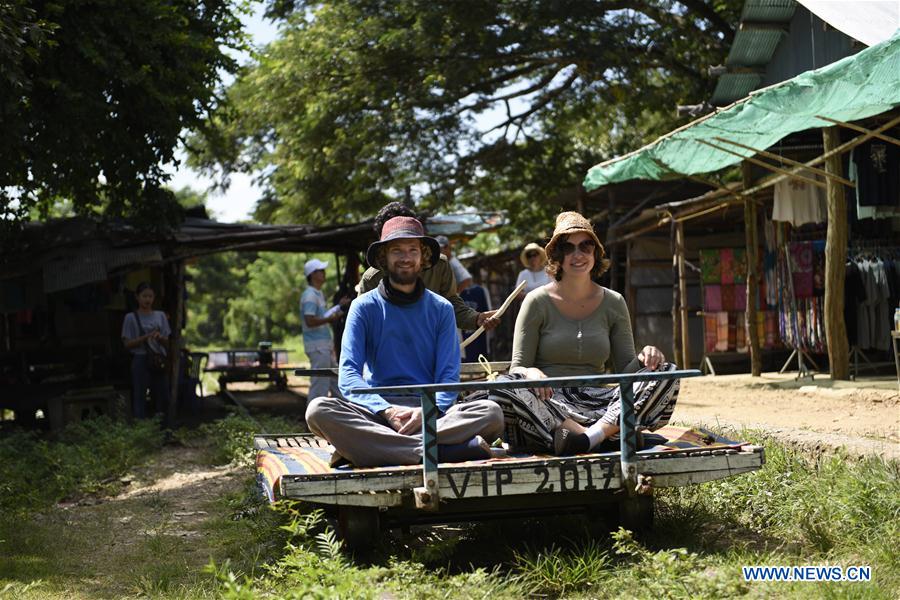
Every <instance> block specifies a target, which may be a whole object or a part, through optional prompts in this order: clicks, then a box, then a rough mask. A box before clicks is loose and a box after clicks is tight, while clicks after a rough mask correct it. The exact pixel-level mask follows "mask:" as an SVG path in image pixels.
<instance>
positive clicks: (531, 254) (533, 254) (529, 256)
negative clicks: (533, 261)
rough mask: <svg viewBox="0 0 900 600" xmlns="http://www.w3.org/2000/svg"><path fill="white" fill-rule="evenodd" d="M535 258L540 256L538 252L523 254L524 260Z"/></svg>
mask: <svg viewBox="0 0 900 600" xmlns="http://www.w3.org/2000/svg"><path fill="white" fill-rule="evenodd" d="M535 256H540V253H539V252H535V251H531V252H528V253H527V254H525V258H534V257H535Z"/></svg>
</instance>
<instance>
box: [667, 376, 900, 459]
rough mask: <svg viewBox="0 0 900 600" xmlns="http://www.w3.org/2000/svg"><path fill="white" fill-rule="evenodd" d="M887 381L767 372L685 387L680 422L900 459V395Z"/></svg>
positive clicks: (677, 412)
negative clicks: (759, 431)
mask: <svg viewBox="0 0 900 600" xmlns="http://www.w3.org/2000/svg"><path fill="white" fill-rule="evenodd" d="M896 385H897V384H896V381H892V380H891V379H889V378H883V379H879V380H867V381H861V382H859V383H857V382H832V381H830V380H829V379H827V378H825V379H818V378H817V379H816V380H815V381H813V382H810V381H809V380H804V381H795V380H794V379H793V376H792V375H790V374H786V375H777V374H774V373H766V374H764V375H763V376H762V377H760V378H756V379H754V378H752V377H750V376H748V375H720V376H717V377H698V378H694V379H686V380H684V381H683V382H682V391H681V395H680V396H679V400H678V407H677V408H676V410H675V415H674V418H675V420H676V421H679V422H683V423H691V424H701V425H719V426H726V427H735V428H743V427H747V428H753V429H762V430H764V431H768V432H770V433H771V434H772V435H774V436H775V437H777V438H779V439H782V440H784V441H788V442H791V443H795V444H798V445H801V446H803V447H806V448H809V449H820V450H822V449H833V448H838V447H844V448H846V450H847V451H848V452H850V453H851V454H857V455H864V454H875V455H880V456H884V457H885V458H892V459H900V395H898V393H897V387H896Z"/></svg>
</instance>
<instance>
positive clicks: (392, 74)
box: [191, 0, 741, 222]
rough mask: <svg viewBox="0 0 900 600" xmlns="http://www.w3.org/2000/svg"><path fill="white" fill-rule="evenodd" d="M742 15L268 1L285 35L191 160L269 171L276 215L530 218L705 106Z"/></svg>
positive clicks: (729, 11) (698, 4)
mask: <svg viewBox="0 0 900 600" xmlns="http://www.w3.org/2000/svg"><path fill="white" fill-rule="evenodd" d="M740 5H741V2H740V1H739V0H710V1H703V0H690V1H689V0H682V1H679V2H674V1H667V0H657V1H643V0H642V1H636V0H631V1H628V0H528V1H524V0H498V1H496V2H483V1H481V0H331V1H326V2H305V1H299V0H298V1H296V2H292V1H290V0H275V1H273V2H272V3H270V5H269V14H270V16H272V17H273V18H276V19H279V20H281V23H282V25H281V29H280V33H281V35H280V37H279V39H277V40H276V41H274V42H273V43H272V44H270V45H269V46H268V47H267V48H266V49H265V50H264V51H263V52H262V53H261V54H260V55H259V56H258V60H257V63H256V65H255V66H254V67H253V68H250V69H248V70H247V71H246V72H245V73H244V74H243V75H242V76H241V77H239V78H238V80H237V81H236V82H235V84H234V85H233V86H232V87H231V88H230V89H229V90H228V94H227V96H228V103H227V107H226V109H225V110H221V111H219V112H217V114H216V115H215V116H214V118H213V120H212V122H211V125H212V127H211V128H210V131H212V132H213V133H212V134H207V135H201V136H198V137H195V138H194V139H193V140H192V145H191V146H192V151H193V152H194V159H193V160H194V161H195V164H198V165H200V166H202V167H204V168H206V169H208V170H210V171H212V172H215V171H220V172H221V173H222V174H223V175H225V177H227V175H228V173H231V172H234V171H247V172H255V173H257V174H261V175H260V177H261V179H262V180H263V182H264V184H265V187H266V189H267V190H268V195H267V198H266V199H265V201H264V202H261V203H260V206H259V207H258V209H257V216H258V217H259V218H262V219H266V220H300V221H309V222H327V221H335V220H337V221H341V220H351V219H353V218H355V217H358V216H361V215H371V214H372V213H373V212H374V211H375V210H376V209H377V207H378V205H379V204H381V203H382V202H383V201H384V200H385V197H386V196H394V197H396V196H398V195H401V194H403V193H404V191H405V190H410V191H411V192H412V194H413V195H415V196H417V197H418V198H417V199H419V200H421V201H422V202H424V203H425V204H426V205H428V204H431V205H438V206H441V207H446V206H447V205H448V204H469V205H475V206H481V207H489V208H503V207H516V210H515V212H514V213H513V216H514V218H516V219H519V220H520V221H522V222H526V221H527V220H529V219H532V218H534V217H537V216H540V214H541V207H540V205H541V204H542V202H541V201H542V200H545V199H546V198H547V197H548V196H551V195H554V194H555V193H557V192H559V191H560V190H562V189H564V188H566V187H569V186H572V185H577V184H578V183H579V182H580V180H581V178H582V177H583V175H584V173H585V171H586V169H587V168H588V167H589V166H590V165H591V164H593V163H595V162H597V161H598V160H601V159H603V158H605V157H608V156H612V155H614V154H617V153H619V152H622V151H623V150H627V149H631V148H633V147H634V146H635V145H636V144H638V143H640V142H643V141H644V140H646V139H647V138H649V137H652V136H654V135H657V134H659V133H662V132H664V131H665V130H667V129H668V128H670V127H672V126H673V125H675V124H676V118H675V116H674V109H675V105H676V104H679V103H696V102H699V101H702V100H704V99H706V98H708V97H709V95H710V92H711V86H712V84H713V81H712V80H711V78H710V77H709V76H708V74H707V67H708V66H710V65H716V64H719V63H721V62H722V61H723V60H724V57H725V53H726V51H727V47H728V44H729V42H730V41H731V39H732V37H733V35H734V31H733V28H732V23H736V22H737V18H738V13H739V9H740ZM522 200H531V202H528V203H525V204H523V203H522ZM522 206H525V210H522V209H521V207H522Z"/></svg>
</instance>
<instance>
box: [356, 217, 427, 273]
mask: <svg viewBox="0 0 900 600" xmlns="http://www.w3.org/2000/svg"><path fill="white" fill-rule="evenodd" d="M394 240H422V241H423V242H424V243H425V244H428V247H429V248H431V265H429V266H432V267H433V266H434V265H436V264H437V261H439V260H440V259H441V247H440V246H439V245H438V242H437V240H436V239H434V238H433V237H430V236H427V235H425V228H424V227H423V226H422V223H421V222H419V220H418V219H415V218H413V217H394V218H393V219H389V220H387V221H385V223H384V226H383V227H382V228H381V239H380V240H378V241H377V242H372V244H371V245H370V246H369V249H368V250H367V251H366V261H367V262H368V263H369V266H370V267H375V268H376V269H377V268H379V267H378V264H377V262H378V261H377V259H378V249H379V248H381V247H382V246H383V245H384V244H387V243H388V242H391V241H394Z"/></svg>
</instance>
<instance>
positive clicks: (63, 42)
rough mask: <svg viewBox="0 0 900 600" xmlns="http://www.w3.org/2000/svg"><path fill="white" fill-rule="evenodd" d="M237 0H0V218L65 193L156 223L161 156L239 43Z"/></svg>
mask: <svg viewBox="0 0 900 600" xmlns="http://www.w3.org/2000/svg"><path fill="white" fill-rule="evenodd" d="M240 10H242V8H241V7H240V6H239V4H238V0H68V1H65V2H59V1H57V2H51V1H38V0H30V1H29V0H11V1H10V2H4V3H0V130H2V131H3V140H2V142H0V227H3V228H5V229H9V228H10V226H11V225H15V224H16V223H17V222H18V221H21V220H23V219H26V218H27V217H28V215H30V214H31V215H33V214H35V210H36V209H37V212H38V213H40V212H41V210H42V209H44V208H48V209H49V207H52V206H54V205H55V204H56V203H57V202H58V201H60V200H61V199H64V200H66V201H71V202H72V204H73V207H74V209H75V210H76V212H79V213H82V214H84V213H88V212H92V211H103V212H104V213H105V214H107V215H111V216H128V217H131V218H133V219H134V220H136V221H137V222H143V223H145V224H148V225H156V226H164V225H166V224H168V223H170V222H172V221H173V220H175V219H176V218H177V210H178V209H177V206H178V205H177V202H176V201H175V199H174V197H173V195H172V193H171V192H170V191H169V190H167V189H165V188H164V187H163V183H164V182H165V181H166V180H167V178H168V176H167V174H166V173H165V172H164V166H165V165H166V164H169V163H172V162H173V161H174V155H173V152H174V149H175V147H176V145H177V143H178V141H179V136H181V135H182V132H183V131H184V130H186V129H191V128H193V129H195V130H196V129H202V128H203V126H204V123H205V120H204V117H205V116H206V115H207V114H208V113H209V111H210V110H211V109H212V108H213V107H214V106H215V104H216V103H217V99H216V88H217V85H218V84H219V81H220V77H221V75H222V74H223V73H226V72H233V71H235V70H236V68H237V65H236V62H235V59H234V58H233V56H231V55H229V49H239V48H243V47H244V34H243V33H242V30H241V23H240V19H239V11H240Z"/></svg>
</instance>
